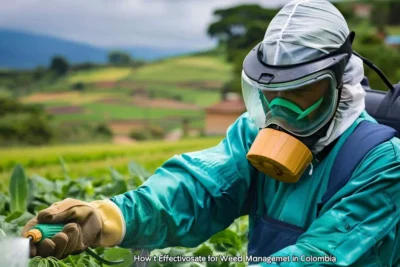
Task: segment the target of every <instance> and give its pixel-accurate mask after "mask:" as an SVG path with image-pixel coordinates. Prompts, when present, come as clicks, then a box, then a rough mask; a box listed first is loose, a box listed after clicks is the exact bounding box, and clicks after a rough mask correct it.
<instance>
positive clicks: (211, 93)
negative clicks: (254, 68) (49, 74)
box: [20, 53, 231, 134]
mask: <svg viewBox="0 0 400 267" xmlns="http://www.w3.org/2000/svg"><path fill="white" fill-rule="evenodd" d="M230 77H231V66H230V65H229V64H227V63H226V62H225V59H224V57H223V56H222V54H216V55H214V54H213V55H211V54H207V53H206V54H201V55H187V56H179V57H175V58H170V59H165V60H162V61H158V62H153V63H148V64H146V65H144V66H141V67H112V66H108V67H107V66H106V67H98V68H95V69H90V70H79V71H71V72H69V73H68V74H67V75H66V76H65V77H62V78H59V79H57V80H50V79H48V80H46V79H45V80H44V81H41V82H39V83H38V84H37V85H36V87H37V88H36V90H34V91H33V93H31V94H28V95H24V96H23V97H21V98H20V100H21V101H22V102H23V103H34V104H41V105H43V106H44V107H45V108H46V109H47V110H48V112H50V113H51V114H52V115H53V118H54V121H55V122H56V123H57V124H58V123H86V122H95V123H106V124H110V123H112V121H115V120H148V119H150V120H166V121H168V119H169V118H175V119H176V118H183V117H185V118H196V121H193V123H190V125H195V126H200V127H202V126H203V125H204V123H202V122H199V121H198V118H204V115H205V108H207V107H208V106H211V105H213V104H215V103H218V102H219V101H220V100H221V92H220V89H221V88H222V85H223V84H224V83H225V82H226V81H228V80H230ZM76 83H83V84H84V88H83V89H82V90H74V84H76ZM138 90H139V91H140V92H141V94H142V95H143V93H145V94H147V98H148V99H147V100H146V101H143V102H141V101H140V100H136V99H138V97H139V99H140V97H143V96H142V95H141V96H138V95H137V91H138ZM168 103H169V104H168ZM185 104H186V105H185ZM176 126H177V125H175V124H174V125H173V127H176ZM169 128H171V127H169ZM196 128H197V127H196ZM168 130H170V129H168ZM117 134H118V133H117Z"/></svg>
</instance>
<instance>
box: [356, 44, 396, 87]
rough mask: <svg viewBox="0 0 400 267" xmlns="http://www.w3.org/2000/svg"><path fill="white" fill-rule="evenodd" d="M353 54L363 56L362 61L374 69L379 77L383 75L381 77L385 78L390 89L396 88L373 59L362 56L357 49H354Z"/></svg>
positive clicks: (384, 80)
mask: <svg viewBox="0 0 400 267" xmlns="http://www.w3.org/2000/svg"><path fill="white" fill-rule="evenodd" d="M353 54H354V55H356V56H357V57H359V58H361V59H362V61H363V62H364V63H365V65H367V66H368V67H370V68H371V69H373V70H374V71H375V72H376V73H377V74H378V75H379V77H381V79H382V80H383V82H384V83H385V84H386V86H387V87H388V88H389V89H390V90H394V87H393V85H392V83H391V82H390V81H389V79H388V78H387V77H386V76H385V74H383V72H382V71H381V70H380V69H379V68H378V67H377V66H375V64H374V63H372V62H371V61H369V60H368V59H366V58H365V57H363V56H361V55H360V54H358V53H357V52H356V51H353Z"/></svg>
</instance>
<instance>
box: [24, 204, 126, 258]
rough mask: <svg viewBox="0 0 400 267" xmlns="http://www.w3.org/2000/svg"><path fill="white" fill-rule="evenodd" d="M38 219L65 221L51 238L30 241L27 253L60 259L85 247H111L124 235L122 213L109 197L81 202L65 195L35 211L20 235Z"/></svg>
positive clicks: (44, 221) (55, 221)
mask: <svg viewBox="0 0 400 267" xmlns="http://www.w3.org/2000/svg"><path fill="white" fill-rule="evenodd" d="M38 223H61V224H65V226H64V228H63V230H62V232H59V233H57V234H56V235H54V236H53V237H52V238H51V239H49V238H46V239H44V240H42V241H41V242H40V243H37V244H31V246H30V256H31V257H35V256H41V257H49V256H53V257H56V258H58V259H63V258H65V257H67V256H68V255H74V254H79V253H81V252H82V251H84V250H85V249H86V248H88V247H92V248H93V247H113V246H117V245H119V244H120V243H121V242H122V240H123V238H124V236H125V221H124V218H123V215H122V213H121V211H120V209H119V208H118V206H117V205H115V204H114V203H113V202H112V201H111V200H109V199H106V200H98V201H93V202H90V203H89V202H83V201H80V200H76V199H71V198H67V199H64V200H62V201H60V202H56V203H54V204H53V205H51V206H50V207H48V208H47V209H44V210H42V211H40V212H39V213H38V215H37V216H36V217H35V218H33V219H31V220H30V221H29V222H28V223H27V224H26V225H25V227H24V229H23V230H22V236H23V237H27V235H26V234H27V232H28V231H29V230H30V229H31V228H32V227H34V226H35V225H36V224H38Z"/></svg>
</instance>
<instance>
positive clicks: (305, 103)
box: [242, 32, 354, 136]
mask: <svg viewBox="0 0 400 267" xmlns="http://www.w3.org/2000/svg"><path fill="white" fill-rule="evenodd" d="M353 38H354V33H353V32H352V33H351V34H350V35H349V37H348V38H347V40H346V42H345V43H344V44H343V45H342V46H341V47H340V48H339V49H338V50H336V51H334V52H333V53H330V54H328V55H326V56H323V57H321V58H319V59H317V60H312V61H308V62H304V63H301V64H296V65H284V66H282V65H280V66H273V65H267V64H265V63H264V62H262V60H261V58H262V55H261V51H260V44H258V45H257V46H256V47H255V48H254V49H253V50H252V51H251V52H250V53H249V54H248V55H247V57H246V58H245V60H244V63H243V71H242V93H243V98H244V102H245V105H246V108H247V110H248V112H249V115H250V117H251V118H252V119H253V121H254V122H255V123H256V125H257V126H258V127H259V128H265V127H268V126H269V125H271V124H275V125H278V126H280V127H282V128H283V129H285V130H286V131H288V132H290V133H292V134H294V135H296V136H309V135H312V134H314V133H315V132H317V131H318V130H319V129H321V128H322V127H323V126H324V125H325V124H326V123H328V122H329V121H330V119H331V118H332V117H333V116H334V114H335V111H336V108H337V104H338V102H339V100H340V99H339V98H340V93H339V89H340V88H341V86H342V84H341V81H342V77H343V73H344V70H345V67H346V65H347V62H348V60H349V59H350V56H351V53H352V49H351V44H352V41H353Z"/></svg>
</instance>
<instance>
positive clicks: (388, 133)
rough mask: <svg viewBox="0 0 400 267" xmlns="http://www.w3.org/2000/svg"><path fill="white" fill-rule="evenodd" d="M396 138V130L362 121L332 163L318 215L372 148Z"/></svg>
mask: <svg viewBox="0 0 400 267" xmlns="http://www.w3.org/2000/svg"><path fill="white" fill-rule="evenodd" d="M395 136H397V132H396V130H394V129H393V128H391V127H388V126H386V125H383V124H377V123H373V122H370V121H362V122H360V124H359V125H358V126H357V128H356V129H355V130H354V132H353V133H352V134H351V135H350V136H349V138H347V140H346V141H345V143H344V144H343V146H342V147H341V148H340V151H339V153H338V154H337V156H336V158H335V161H334V163H333V166H332V169H331V172H330V175H329V182H328V188H327V191H326V193H325V194H324V196H323V197H322V202H321V203H319V204H318V214H317V215H319V212H320V210H321V209H322V207H323V206H324V205H325V204H326V203H327V202H328V201H329V200H330V199H331V198H332V197H333V196H334V195H335V194H336V192H338V191H339V190H340V189H341V188H342V187H343V186H345V185H346V184H347V182H348V181H349V180H350V178H351V176H352V174H353V172H354V170H355V169H356V168H357V166H358V165H359V164H360V163H361V161H362V160H363V159H364V157H365V156H366V155H367V154H368V152H370V151H371V150H372V149H373V148H375V147H376V146H378V145H380V144H381V143H383V142H386V141H389V140H390V139H392V138H393V137H395Z"/></svg>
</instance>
